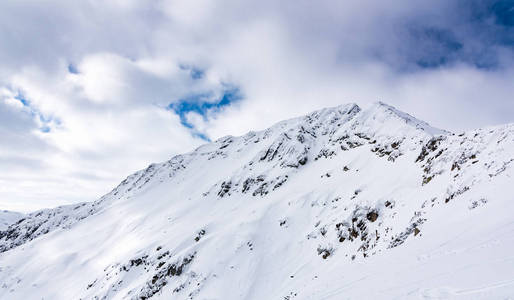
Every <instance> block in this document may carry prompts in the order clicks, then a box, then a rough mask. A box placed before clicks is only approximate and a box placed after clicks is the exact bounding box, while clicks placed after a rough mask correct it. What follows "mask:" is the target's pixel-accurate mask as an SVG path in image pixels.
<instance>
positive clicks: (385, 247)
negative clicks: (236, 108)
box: [0, 103, 514, 299]
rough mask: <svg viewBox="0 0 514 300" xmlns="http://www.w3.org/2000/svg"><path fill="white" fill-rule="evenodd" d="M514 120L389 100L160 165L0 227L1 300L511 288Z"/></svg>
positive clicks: (492, 292) (480, 294) (497, 293)
mask: <svg viewBox="0 0 514 300" xmlns="http://www.w3.org/2000/svg"><path fill="white" fill-rule="evenodd" d="M513 165H514V125H504V126H498V127H491V128H485V129H479V130H474V131H470V132H465V133H462V134H458V135H456V134H452V133H450V132H447V131H444V130H439V129H436V128H433V127H431V126H430V125H428V124H427V123H425V122H423V121H420V120H417V119H416V118H414V117H412V116H410V115H408V114H406V113H403V112H400V111H398V110H396V109H395V108H393V107H391V106H388V105H386V104H384V103H377V104H376V105H374V106H373V107H371V108H370V109H367V110H361V109H360V108H359V107H358V106H357V105H355V104H348V105H342V106H339V107H335V108H327V109H323V110H320V111H316V112H313V113H311V114H309V115H307V116H305V117H300V118H295V119H291V120H286V121H283V122H280V123H278V124H276V125H274V126H272V127H271V128H269V129H267V130H264V131H261V132H250V133H248V134H246V135H244V136H241V137H232V136H228V137H224V138H221V139H219V140H217V141H215V142H213V143H210V144H206V145H204V146H201V147H200V148H198V149H196V150H195V151H193V152H190V153H187V154H183V155H178V156H176V157H173V158H172V159H171V160H169V161H166V162H163V163H159V164H152V165H150V166H149V167H148V168H146V169H144V170H141V171H138V172H136V173H134V174H133V175H131V176H129V177H127V179H126V180H124V181H123V182H122V183H121V184H120V185H119V186H118V187H116V188H115V189H114V190H113V191H112V192H110V193H109V194H107V195H105V196H104V197H102V198H101V199H99V200H98V201H96V202H91V203H82V204H77V205H72V206H63V207H58V208H55V209H47V210H42V211H38V212H35V213H32V214H29V215H27V216H24V218H23V219H21V220H19V221H17V222H16V223H14V224H11V225H10V226H9V227H8V228H5V230H3V231H0V251H1V252H3V253H1V254H0V283H1V284H0V298H2V299H18V298H19V299H32V298H34V297H35V298H38V297H42V296H44V298H45V299H46V298H48V299H79V298H81V299H111V298H115V299H147V298H152V299H154V298H155V299H159V298H162V299H169V298H174V299H192V298H196V299H341V298H355V299H368V298H369V299H371V298H377V297H378V298H381V299H383V298H395V297H400V298H401V297H404V298H416V297H436V298H437V297H442V298H451V297H454V298H459V297H462V298H463V299H469V298H483V299H490V298H491V297H502V296H508V295H512V294H513V293H514V281H512V278H514V260H512V259H511V254H510V253H511V252H512V249H514V234H513V233H514V222H513V220H514V219H513V217H512V216H511V215H512V213H511V212H512V209H513V208H514V201H512V200H513V196H512V191H513V182H514V181H513V180H512V176H513V175H514V172H513V168H512V166H513Z"/></svg>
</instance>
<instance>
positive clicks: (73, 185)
mask: <svg viewBox="0 0 514 300" xmlns="http://www.w3.org/2000/svg"><path fill="white" fill-rule="evenodd" d="M513 95H514V1H513V0H503V1H487V0H480V1H479V0H470V1H452V0H441V1H439V0H430V1H426V0H425V1H421V0H397V1H394V2H390V1H368V0H345V1H335V0H332V1H325V0H317V1H312V0H310V1H309V0H295V1H288V0H285V1H277V0H260V1H243V0H184V1H163V0H148V1H144V0H141V1H136V0H110V1H108V0H74V1H66V0H62V1H55V0H45V1H42V0H34V1H25V0H3V1H1V2H0V209H11V210H19V211H25V212H27V211H31V210H34V209H39V208H43V207H52V206H56V205H60V204H67V203H72V202H77V201H90V200H95V199H97V198H98V197H100V196H101V195H103V194H104V193H106V192H108V191H109V190H110V189H112V188H113V187H114V186H115V185H116V184H117V183H118V182H119V181H121V180H122V179H123V178H125V177H126V176H127V175H129V174H130V173H132V172H134V171H136V170H138V169H142V168H144V167H146V166H147V165H148V164H149V163H151V162H159V161H163V160H166V159H169V158H170V157H171V156H173V155H174V154H178V153H182V152H186V151H189V150H192V149H194V147H196V146H198V145H200V144H202V143H205V142H206V141H208V140H213V139H216V138H218V137H221V136H224V135H228V134H232V135H240V134H243V133H245V132H246V131H249V130H257V129H263V128H266V127H268V126H270V125H271V124H273V123H274V122H276V121H279V120H282V119H285V118H290V117H294V116H298V115H301V114H305V113H307V112H309V111H311V110H315V109H319V108H322V107H326V106H335V105H338V104H343V103H348V102H355V103H357V104H359V105H361V106H364V107H365V106H367V105H369V104H370V103H372V102H375V101H378V100H381V101H384V102H386V103H389V104H391V105H394V106H396V107H397V108H399V109H401V110H403V111H406V112H409V113H411V114H413V115H415V116H417V117H418V118H420V119H423V120H425V121H428V122H429V123H431V124H432V125H434V126H437V127H441V128H445V129H449V130H452V131H461V130H466V129H472V128H476V127H482V126H487V125H494V124H501V123H507V122H514V96H513Z"/></svg>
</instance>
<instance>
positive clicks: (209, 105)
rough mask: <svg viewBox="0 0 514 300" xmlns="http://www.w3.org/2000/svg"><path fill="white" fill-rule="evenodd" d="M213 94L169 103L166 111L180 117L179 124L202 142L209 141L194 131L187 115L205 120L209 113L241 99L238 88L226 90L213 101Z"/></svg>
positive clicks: (194, 96) (193, 96) (198, 95)
mask: <svg viewBox="0 0 514 300" xmlns="http://www.w3.org/2000/svg"><path fill="white" fill-rule="evenodd" d="M213 97H214V96H213V94H210V93H205V94H196V95H191V96H189V97H186V98H184V99H181V100H179V101H178V102H175V103H171V104H170V105H169V106H168V109H170V110H172V111H173V112H175V113H176V114H177V115H179V117H180V123H181V124H182V125H183V126H184V127H187V128H189V129H191V130H192V134H193V135H194V136H197V137H199V138H201V139H203V140H206V141H210V140H209V138H208V137H207V136H206V135H205V134H204V133H201V132H199V131H198V130H196V128H195V127H194V125H193V124H191V123H189V122H188V121H187V114H188V113H190V112H195V113H197V114H199V115H201V116H203V117H204V119H207V117H208V116H207V114H208V113H209V112H216V111H219V110H220V109H222V108H223V107H226V106H229V105H231V104H232V103H234V102H237V101H239V100H241V99H242V96H241V93H240V90H239V89H238V88H234V87H231V88H227V89H226V90H224V91H223V93H222V94H221V97H218V98H217V99H213Z"/></svg>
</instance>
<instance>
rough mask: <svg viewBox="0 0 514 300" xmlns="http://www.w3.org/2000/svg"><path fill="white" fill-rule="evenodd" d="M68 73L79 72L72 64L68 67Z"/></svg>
mask: <svg viewBox="0 0 514 300" xmlns="http://www.w3.org/2000/svg"><path fill="white" fill-rule="evenodd" d="M68 72H70V73H71V74H79V70H78V69H77V67H75V65H74V64H69V65H68Z"/></svg>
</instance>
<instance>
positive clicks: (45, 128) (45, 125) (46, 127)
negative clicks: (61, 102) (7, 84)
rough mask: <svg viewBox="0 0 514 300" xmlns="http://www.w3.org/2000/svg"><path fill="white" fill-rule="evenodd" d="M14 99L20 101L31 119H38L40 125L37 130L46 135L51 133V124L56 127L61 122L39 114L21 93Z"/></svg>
mask: <svg viewBox="0 0 514 300" xmlns="http://www.w3.org/2000/svg"><path fill="white" fill-rule="evenodd" d="M14 99H16V100H18V101H20V103H21V104H23V106H25V107H26V108H28V113H30V115H31V116H32V117H33V118H36V119H38V120H39V121H40V122H41V125H40V126H39V130H40V131H41V132H44V133H48V132H50V131H51V127H50V125H51V123H54V124H56V125H60V124H61V121H60V120H59V119H56V118H54V117H52V116H45V115H44V114H43V113H42V112H40V111H39V110H38V109H36V108H35V107H34V106H32V105H31V104H30V101H29V100H28V99H27V98H26V97H25V96H24V95H23V93H21V92H18V93H17V94H16V96H14Z"/></svg>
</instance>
